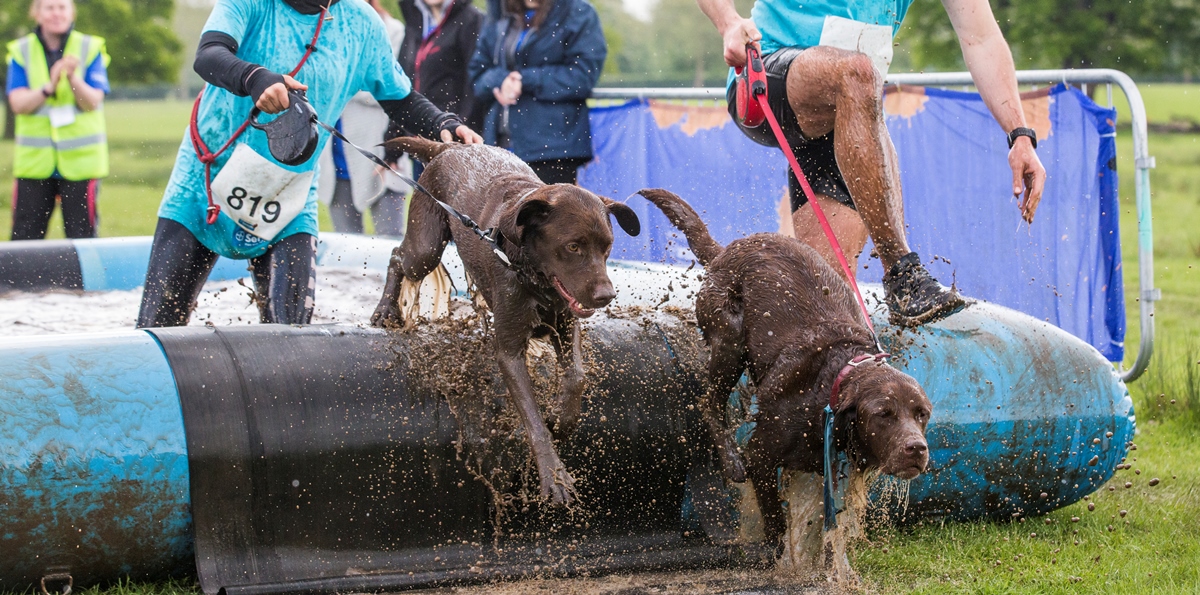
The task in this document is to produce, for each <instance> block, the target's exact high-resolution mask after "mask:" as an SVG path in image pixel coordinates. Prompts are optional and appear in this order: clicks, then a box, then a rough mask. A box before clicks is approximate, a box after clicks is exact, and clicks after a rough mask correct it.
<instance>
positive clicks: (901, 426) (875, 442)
mask: <svg viewBox="0 0 1200 595" xmlns="http://www.w3.org/2000/svg"><path fill="white" fill-rule="evenodd" d="M840 397H841V400H842V405H841V407H840V408H839V410H838V414H837V419H836V421H835V424H836V428H838V433H839V437H840V438H841V441H842V442H843V443H842V444H841V445H840V446H842V447H843V448H846V449H847V450H848V451H849V452H850V453H851V455H852V456H853V457H854V458H855V460H856V461H857V463H858V465H859V467H860V468H875V469H879V471H880V472H881V473H884V474H886V475H894V476H896V477H899V478H901V479H912V478H914V477H916V476H918V475H920V474H921V473H923V472H924V471H925V467H926V465H928V464H929V445H928V443H926V441H925V427H926V425H927V424H928V423H929V415H930V413H932V411H933V405H932V404H931V403H930V402H929V397H927V396H925V391H924V390H923V389H922V388H921V385H919V384H917V381H916V380H913V378H912V376H909V375H908V374H905V373H903V372H901V371H899V370H897V369H895V368H893V367H891V366H888V365H885V364H880V363H868V364H864V365H862V366H860V367H859V369H856V370H854V371H853V372H851V374H850V375H849V376H848V377H847V378H846V380H845V381H844V382H843V383H842V386H841V394H840Z"/></svg>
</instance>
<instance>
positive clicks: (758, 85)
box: [734, 45, 770, 128]
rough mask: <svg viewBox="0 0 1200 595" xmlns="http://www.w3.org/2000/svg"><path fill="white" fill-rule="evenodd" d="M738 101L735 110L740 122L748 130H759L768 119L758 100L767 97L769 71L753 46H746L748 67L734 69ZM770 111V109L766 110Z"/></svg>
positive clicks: (735, 103) (736, 100)
mask: <svg viewBox="0 0 1200 595" xmlns="http://www.w3.org/2000/svg"><path fill="white" fill-rule="evenodd" d="M734 73H735V75H736V78H735V83H734V84H735V85H736V88H735V92H736V99H735V102H734V108H735V109H736V110H737V117H738V120H739V121H741V123H742V125H743V126H745V127H746V128H758V127H759V126H761V125H762V123H763V120H765V119H766V114H765V113H763V109H764V108H763V107H762V104H760V103H759V102H758V101H757V99H758V97H759V96H761V97H763V98H765V97H766V96H767V71H766V69H765V68H764V67H763V61H762V56H761V55H759V53H758V49H757V48H755V47H754V46H752V45H748V46H746V65H745V66H739V67H737V68H735V69H734ZM766 109H770V108H766Z"/></svg>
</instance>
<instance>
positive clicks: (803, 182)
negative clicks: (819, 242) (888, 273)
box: [738, 45, 883, 351]
mask: <svg viewBox="0 0 1200 595" xmlns="http://www.w3.org/2000/svg"><path fill="white" fill-rule="evenodd" d="M746 58H747V60H746V63H747V67H746V73H747V77H748V79H749V95H750V98H751V99H752V100H753V101H755V102H757V103H758V106H759V108H761V110H762V112H763V114H762V115H764V116H766V119H767V123H769V124H770V125H771V131H772V132H774V133H775V140H776V141H778V142H779V148H781V149H783V154H784V156H786V157H787V159H788V163H789V164H791V166H792V173H794V174H795V175H796V181H798V182H800V188H802V189H803V190H804V195H805V196H807V197H808V204H810V205H812V208H813V213H814V214H815V215H816V216H817V221H818V222H820V224H821V230H822V231H824V232H825V237H826V238H828V239H829V245H830V247H832V248H833V253H834V254H835V255H837V259H838V262H840V263H841V264H842V271H843V272H845V273H846V279H847V280H848V281H850V287H852V288H854V297H856V298H858V306H859V307H860V308H862V313H863V319H864V320H866V323H867V328H868V329H870V330H871V335H872V336H873V337H874V338H875V346H876V347H879V337H878V336H877V335H876V334H875V326H874V325H872V324H871V314H870V312H868V311H867V303H866V302H865V301H863V297H862V292H860V291H859V289H858V282H857V281H856V280H855V279H854V271H851V270H850V264H849V263H848V262H847V261H846V255H845V254H843V253H842V246H841V244H839V243H838V241H837V238H836V237H834V235H833V228H832V227H830V226H829V221H828V220H827V219H826V218H825V212H824V211H822V210H821V205H818V204H817V199H816V197H815V196H814V195H813V190H812V187H811V186H809V185H808V178H806V177H805V176H804V171H803V170H801V169H800V162H799V161H797V160H796V154H795V153H793V152H792V146H791V144H790V143H788V140H787V138H786V137H785V136H784V135H783V129H782V128H780V127H779V121H778V120H776V119H775V112H773V111H771V106H770V105H769V104H768V103H767V73H766V71H765V69H764V68H763V66H762V57H761V56H759V53H758V49H757V48H755V47H754V46H752V45H748V46H746ZM739 74H740V73H739ZM760 82H761V84H759V83H760ZM738 92H739V93H741V92H742V91H741V90H740V89H739V91H738ZM753 115H757V114H753ZM880 351H883V350H882V349H880Z"/></svg>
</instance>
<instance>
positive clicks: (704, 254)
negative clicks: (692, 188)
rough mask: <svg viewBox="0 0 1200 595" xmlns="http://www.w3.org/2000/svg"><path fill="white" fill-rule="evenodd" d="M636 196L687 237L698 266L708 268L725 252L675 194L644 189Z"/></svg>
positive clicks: (702, 223) (697, 216)
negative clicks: (659, 211) (698, 262)
mask: <svg viewBox="0 0 1200 595" xmlns="http://www.w3.org/2000/svg"><path fill="white" fill-rule="evenodd" d="M638 194H641V195H642V196H644V197H646V200H648V201H650V202H652V203H654V206H656V207H658V208H659V210H661V211H662V212H663V214H664V215H666V216H667V219H669V220H670V221H671V225H674V226H675V227H677V228H679V231H682V232H683V235H684V236H687V241H688V247H689V248H691V249H692V253H693V254H695V255H696V258H697V259H699V260H700V264H702V265H704V266H708V264H709V263H710V262H712V261H713V260H715V259H716V258H717V257H718V256H720V255H721V252H724V251H725V249H724V248H722V247H721V245H720V244H718V243H717V242H716V240H713V239H712V236H711V235H709V233H708V226H707V225H705V224H704V221H701V220H700V215H697V214H696V211H695V209H693V208H692V206H691V205H689V204H688V203H686V202H684V200H683V199H682V198H679V196H677V195H676V194H675V193H673V192H668V191H666V190H663V189H661V188H645V189H643V190H639V191H638Z"/></svg>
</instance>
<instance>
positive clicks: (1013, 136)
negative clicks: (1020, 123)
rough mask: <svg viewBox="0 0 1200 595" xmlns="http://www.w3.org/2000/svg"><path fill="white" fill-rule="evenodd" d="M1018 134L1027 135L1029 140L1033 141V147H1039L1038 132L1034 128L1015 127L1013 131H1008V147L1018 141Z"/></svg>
mask: <svg viewBox="0 0 1200 595" xmlns="http://www.w3.org/2000/svg"><path fill="white" fill-rule="evenodd" d="M1018 136H1027V137H1029V141H1030V142H1031V143H1033V148H1035V149H1036V148H1037V132H1036V131H1034V129H1032V128H1020V127H1018V128H1013V130H1012V132H1010V133H1008V148H1010V149H1011V148H1012V146H1013V143H1014V142H1016V141H1017V137H1018Z"/></svg>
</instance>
